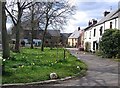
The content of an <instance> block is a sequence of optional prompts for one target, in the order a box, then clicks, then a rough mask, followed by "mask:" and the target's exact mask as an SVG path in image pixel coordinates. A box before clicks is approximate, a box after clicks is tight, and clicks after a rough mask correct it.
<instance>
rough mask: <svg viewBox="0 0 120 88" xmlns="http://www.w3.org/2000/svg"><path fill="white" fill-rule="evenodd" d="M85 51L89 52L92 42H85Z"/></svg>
mask: <svg viewBox="0 0 120 88" xmlns="http://www.w3.org/2000/svg"><path fill="white" fill-rule="evenodd" d="M85 51H86V52H89V51H90V43H89V42H86V43H85Z"/></svg>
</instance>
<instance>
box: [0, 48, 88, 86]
mask: <svg viewBox="0 0 120 88" xmlns="http://www.w3.org/2000/svg"><path fill="white" fill-rule="evenodd" d="M63 51H64V50H63V49H61V48H59V49H58V54H57V50H56V49H55V48H54V49H53V50H50V49H49V48H45V50H44V52H41V51H40V49H29V48H22V49H21V53H13V52H11V58H10V59H9V60H6V61H5V73H4V74H3V77H2V83H3V84H9V83H28V82H38V81H43V80H49V79H50V78H49V74H50V73H52V72H55V73H57V74H58V76H59V78H64V77H67V76H74V75H75V74H77V73H80V75H82V74H84V73H83V72H82V71H86V70H87V66H86V64H85V63H84V62H82V61H80V60H77V58H76V57H75V56H72V55H71V54H70V53H69V52H68V51H66V58H65V59H63V54H64V52H63Z"/></svg>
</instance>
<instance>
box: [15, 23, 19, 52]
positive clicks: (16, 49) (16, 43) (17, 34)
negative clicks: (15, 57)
mask: <svg viewBox="0 0 120 88" xmlns="http://www.w3.org/2000/svg"><path fill="white" fill-rule="evenodd" d="M19 30H20V23H18V24H17V25H16V42H15V52H16V53H19V52H20V32H19Z"/></svg>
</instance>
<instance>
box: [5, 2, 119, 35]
mask: <svg viewBox="0 0 120 88" xmlns="http://www.w3.org/2000/svg"><path fill="white" fill-rule="evenodd" d="M119 1H120V0H69V2H70V3H71V5H75V6H76V9H77V10H76V13H75V15H73V18H72V17H71V18H72V19H70V20H69V22H68V25H67V26H66V27H65V29H64V30H63V31H61V32H65V33H72V32H74V31H75V30H77V28H78V27H80V28H81V29H84V28H85V27H87V26H88V22H89V20H91V19H97V20H98V21H99V20H100V19H101V18H102V17H103V13H104V11H113V10H116V9H117V8H118V2H119ZM10 26H11V22H9V23H7V28H10Z"/></svg>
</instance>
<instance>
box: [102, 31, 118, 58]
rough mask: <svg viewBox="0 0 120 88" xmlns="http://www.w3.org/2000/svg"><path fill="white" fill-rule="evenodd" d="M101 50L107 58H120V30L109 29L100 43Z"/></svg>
mask: <svg viewBox="0 0 120 88" xmlns="http://www.w3.org/2000/svg"><path fill="white" fill-rule="evenodd" d="M100 50H101V51H102V54H103V56H105V57H107V58H112V57H113V58H116V57H117V58H119V56H120V53H119V52H120V30H116V29H108V30H106V31H105V33H104V34H103V36H102V39H101V41H100Z"/></svg>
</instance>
